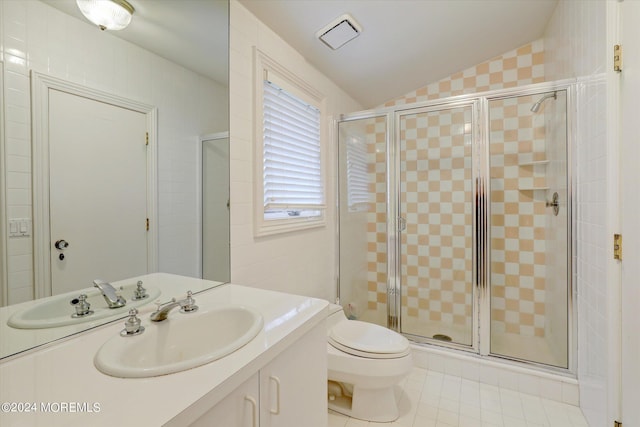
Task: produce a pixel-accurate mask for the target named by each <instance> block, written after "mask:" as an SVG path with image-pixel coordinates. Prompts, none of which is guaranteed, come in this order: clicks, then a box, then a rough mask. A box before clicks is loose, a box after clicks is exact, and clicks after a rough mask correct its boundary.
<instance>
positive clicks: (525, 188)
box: [518, 187, 549, 191]
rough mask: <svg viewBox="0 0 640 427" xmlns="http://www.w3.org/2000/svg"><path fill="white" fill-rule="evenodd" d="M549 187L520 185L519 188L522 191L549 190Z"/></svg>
mask: <svg viewBox="0 0 640 427" xmlns="http://www.w3.org/2000/svg"><path fill="white" fill-rule="evenodd" d="M548 189H549V187H520V188H518V190H520V191H544V190H548Z"/></svg>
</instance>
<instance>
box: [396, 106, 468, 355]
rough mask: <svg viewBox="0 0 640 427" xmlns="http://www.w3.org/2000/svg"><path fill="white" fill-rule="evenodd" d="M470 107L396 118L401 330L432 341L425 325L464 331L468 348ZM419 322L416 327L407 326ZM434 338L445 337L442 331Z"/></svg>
mask: <svg viewBox="0 0 640 427" xmlns="http://www.w3.org/2000/svg"><path fill="white" fill-rule="evenodd" d="M470 123H471V107H469V106H467V107H460V108H454V109H446V110H437V111H429V112H421V113H417V114H410V115H407V116H402V118H401V120H400V162H401V165H402V166H401V170H400V182H401V191H400V215H401V216H403V217H404V218H405V219H406V230H405V231H404V233H402V235H401V257H402V260H401V265H402V272H401V275H402V276H401V277H402V284H403V292H402V319H403V328H402V329H403V331H404V332H407V333H412V334H416V335H423V336H431V335H433V332H432V331H427V330H425V328H424V326H425V325H429V324H430V323H442V324H445V325H456V326H462V327H460V328H457V329H456V331H459V332H454V330H453V329H451V328H446V333H447V334H449V335H451V336H452V338H453V340H454V341H456V342H460V343H465V344H468V345H470V344H471V338H472V334H471V326H472V308H473V300H472V296H473V294H472V283H473V265H472V248H473V237H472V236H473V212H472V211H473V210H472V200H473V192H472V174H471V162H472V158H471V147H472V144H471V143H472V136H471V126H470ZM415 318H418V320H419V322H417V324H416V322H411V320H412V319H415ZM439 332H441V333H442V332H445V330H444V329H440V330H439Z"/></svg>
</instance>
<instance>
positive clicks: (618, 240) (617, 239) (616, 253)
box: [613, 234, 622, 261]
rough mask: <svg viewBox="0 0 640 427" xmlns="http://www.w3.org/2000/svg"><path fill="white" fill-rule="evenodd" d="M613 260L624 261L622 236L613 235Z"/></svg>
mask: <svg viewBox="0 0 640 427" xmlns="http://www.w3.org/2000/svg"><path fill="white" fill-rule="evenodd" d="M613 259H617V260H620V261H622V234H614V235H613Z"/></svg>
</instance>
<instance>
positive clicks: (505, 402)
mask: <svg viewBox="0 0 640 427" xmlns="http://www.w3.org/2000/svg"><path fill="white" fill-rule="evenodd" d="M401 390H402V392H401V397H400V403H399V407H400V418H398V420H396V421H395V422H393V423H373V422H371V423H370V422H367V421H361V420H356V419H353V418H349V417H346V416H344V415H341V414H338V413H335V412H332V411H329V426H328V427H382V426H393V427H452V426H454V427H543V426H544V427H588V424H587V422H586V420H585V418H584V416H583V415H582V411H580V408H578V407H577V406H572V405H568V404H564V403H559V402H555V401H552V400H547V399H541V398H539V397H536V396H531V395H528V394H523V393H519V392H516V391H511V390H507V389H503V388H499V387H496V386H492V385H487V384H481V383H478V382H475V381H470V380H466V379H463V378H460V377H455V376H451V375H446V374H443V373H440V372H432V371H427V370H426V369H421V368H414V369H413V372H412V373H411V375H409V377H408V378H407V379H406V380H405V381H404V382H403V383H402V384H401Z"/></svg>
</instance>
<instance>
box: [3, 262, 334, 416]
mask: <svg viewBox="0 0 640 427" xmlns="http://www.w3.org/2000/svg"><path fill="white" fill-rule="evenodd" d="M145 279H148V280H149V281H150V282H152V281H153V282H156V283H159V284H161V285H163V288H164V287H165V286H164V285H168V284H169V283H171V284H177V285H179V286H180V288H181V289H184V292H186V290H187V289H190V288H194V289H202V288H203V284H206V281H203V280H200V279H193V278H186V277H180V276H174V275H168V274H161V273H157V274H153V275H149V277H148V278H145ZM209 283H211V282H209ZM174 296H175V297H176V298H182V297H184V293H183V294H182V295H180V294H178V295H174ZM194 298H195V299H196V304H197V305H198V306H199V307H200V310H202V311H203V313H204V314H206V313H207V312H208V311H209V310H217V309H222V308H225V307H233V306H242V307H246V308H247V309H251V310H253V311H255V312H258V313H260V314H261V315H262V321H263V324H262V329H261V330H260V332H258V334H257V335H256V336H255V338H253V339H251V340H250V341H249V342H248V343H247V344H245V345H244V346H242V347H241V348H239V349H237V350H235V351H233V352H232V353H231V354H228V355H227V356H224V357H222V358H220V359H218V360H215V361H213V362H210V363H206V364H204V365H201V366H198V367H195V368H192V369H187V370H184V371H180V372H176V373H172V374H169V375H162V376H151V377H147V378H118V377H113V376H110V375H106V374H103V373H102V372H100V371H99V370H98V369H96V367H95V364H94V358H95V356H96V354H97V353H98V352H99V350H100V349H101V347H102V346H103V345H104V344H105V343H106V342H108V341H110V340H113V337H115V336H118V335H119V334H120V331H121V330H122V329H123V327H124V321H122V320H119V321H117V322H115V323H110V324H107V325H104V326H101V327H98V328H96V329H93V330H90V331H87V332H84V333H82V334H79V335H75V336H73V337H70V338H68V339H66V340H63V341H59V342H57V343H54V344H51V345H49V346H46V347H44V348H41V349H39V350H32V351H31V352H27V353H25V354H23V355H21V356H14V357H13V358H10V359H5V360H4V361H2V362H0V403H2V404H3V407H2V412H0V425H2V426H3V427H8V426H20V427H22V426H32V425H33V426H44V425H46V426H74V425H78V426H81V425H82V426H86V425H90V426H115V425H132V426H133V425H135V426H153V427H156V426H165V425H166V426H220V427H235V426H238V427H249V426H253V427H258V426H261V427H265V426H274V427H275V426H286V427H292V426H299V425H304V426H305V427H316V426H317V427H326V425H327V404H326V384H327V381H326V377H327V368H326V326H325V323H326V317H327V303H326V302H325V301H322V300H318V299H314V298H308V297H302V296H296V295H290V294H283V293H278V292H272V291H265V290H260V289H255V288H248V287H244V286H238V285H233V284H226V285H222V286H218V287H216V288H213V289H209V290H206V291H203V292H201V293H198V294H196V295H194ZM155 308H156V307H155V306H154V305H153V304H148V305H145V306H142V307H138V310H139V314H138V317H139V318H140V319H141V320H142V325H143V326H145V327H146V328H147V329H148V331H150V332H151V333H157V331H156V332H154V328H164V330H167V331H168V330H170V328H171V322H172V321H173V322H174V325H178V322H180V320H183V319H186V318H187V317H188V316H193V317H191V318H190V319H189V321H190V323H189V325H196V326H194V327H190V328H189V329H186V331H187V332H181V334H182V338H183V339H184V335H185V334H188V335H189V337H188V338H189V339H193V340H199V339H202V337H204V336H207V331H209V330H211V329H213V328H216V327H224V326H223V325H216V324H212V323H217V322H216V321H215V320H212V319H216V317H215V316H206V315H202V319H208V320H209V322H204V321H203V322H202V324H199V322H197V321H196V322H194V321H193V320H194V319H198V317H196V316H199V314H198V312H196V313H193V314H191V313H180V312H179V311H178V310H173V311H171V312H170V313H169V316H168V318H167V319H166V320H164V321H162V326H157V325H156V324H152V322H151V321H150V320H149V314H150V313H151V312H152V311H154V310H155ZM218 319H219V318H218ZM153 323H155V322H153ZM174 327H176V328H177V326H174ZM183 330H184V328H183ZM145 333H146V331H145ZM142 336H144V333H143V335H140V336H127V337H119V336H118V338H119V339H122V340H131V342H132V343H133V342H134V341H135V340H136V339H137V338H140V337H142ZM208 336H212V335H208ZM213 336H215V335H213ZM210 339H211V338H210ZM169 341H170V340H169ZM158 342H159V344H158V353H159V354H160V353H161V350H162V351H165V350H166V349H167V347H168V346H171V343H170V342H161V340H159V341H158ZM160 342H161V343H160ZM187 343H188V340H187ZM132 345H134V344H132ZM182 345H183V346H185V344H184V341H183V344H182Z"/></svg>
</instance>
